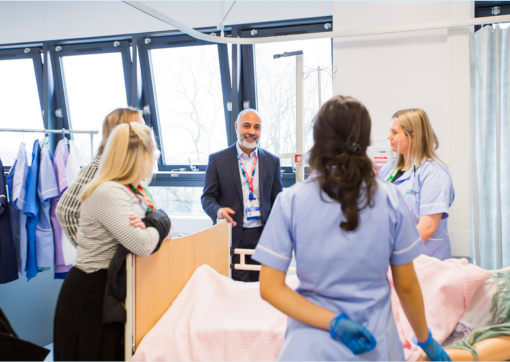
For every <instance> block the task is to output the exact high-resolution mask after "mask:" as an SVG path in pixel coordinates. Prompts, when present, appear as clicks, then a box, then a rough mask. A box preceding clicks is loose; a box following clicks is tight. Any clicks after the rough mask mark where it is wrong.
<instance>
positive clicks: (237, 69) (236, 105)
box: [227, 27, 243, 145]
mask: <svg viewBox="0 0 510 362" xmlns="http://www.w3.org/2000/svg"><path fill="white" fill-rule="evenodd" d="M238 35H239V28H238V27H233V28H232V37H234V38H237V37H238ZM231 46H232V112H231V114H230V124H229V128H228V131H227V135H228V136H229V137H228V138H227V141H228V143H229V144H230V145H231V144H233V143H235V142H236V141H237V135H236V129H235V122H236V120H237V116H238V115H239V112H241V110H242V109H243V108H242V106H243V101H242V87H241V86H240V85H241V78H242V77H241V68H242V64H241V46H240V45H238V44H232V45H231Z"/></svg>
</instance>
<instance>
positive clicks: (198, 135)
mask: <svg viewBox="0 0 510 362" xmlns="http://www.w3.org/2000/svg"><path fill="white" fill-rule="evenodd" d="M151 59H152V70H153V78H154V85H155V95H156V106H157V109H158V114H159V122H160V126H161V130H160V131H161V141H162V148H163V153H164V154H163V156H164V158H163V160H164V163H165V164H169V165H172V164H173V165H175V164H180V165H183V164H188V159H190V160H191V162H192V163H193V164H207V161H208V157H209V155H210V154H211V153H214V152H216V151H219V150H221V149H223V148H225V147H226V146H227V135H226V130H225V114H224V110H223V95H222V89H221V77H220V65H219V57H218V47H217V45H203V46H188V47H179V48H166V49H153V50H151Z"/></svg>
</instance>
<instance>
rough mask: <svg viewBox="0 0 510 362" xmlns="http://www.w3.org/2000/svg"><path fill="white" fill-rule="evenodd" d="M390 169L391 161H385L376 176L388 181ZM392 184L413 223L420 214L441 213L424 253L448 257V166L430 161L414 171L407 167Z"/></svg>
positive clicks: (450, 189) (451, 193)
mask: <svg viewBox="0 0 510 362" xmlns="http://www.w3.org/2000/svg"><path fill="white" fill-rule="evenodd" d="M394 171H395V164H394V163H392V164H388V165H386V166H384V168H382V169H381V171H380V172H379V178H380V179H382V180H388V179H389V177H390V176H391V175H392V174H393V172H394ZM394 185H395V186H396V187H397V189H398V190H399V191H400V192H401V193H402V195H404V199H405V201H406V204H407V207H408V208H409V210H411V215H412V216H413V220H414V222H415V224H416V225H418V222H419V220H420V216H423V215H433V214H440V213H442V214H443V216H442V219H441V221H440V222H439V226H438V227H437V230H436V232H435V233H434V234H433V235H432V236H431V237H430V238H429V240H427V242H425V246H426V248H427V252H426V255H428V256H432V257H435V258H438V259H440V260H445V259H449V258H451V257H452V251H451V246H450V235H449V234H448V215H449V213H450V206H451V205H452V203H453V200H454V198H455V190H454V189H453V182H452V176H451V175H450V172H449V171H448V169H447V168H445V167H443V166H441V165H440V164H439V163H438V162H436V161H432V160H430V161H427V162H424V163H423V164H422V165H421V166H420V167H417V168H416V171H415V170H414V169H410V170H408V171H407V172H406V173H405V174H403V175H402V176H401V177H400V178H398V179H397V180H396V181H395V182H394Z"/></svg>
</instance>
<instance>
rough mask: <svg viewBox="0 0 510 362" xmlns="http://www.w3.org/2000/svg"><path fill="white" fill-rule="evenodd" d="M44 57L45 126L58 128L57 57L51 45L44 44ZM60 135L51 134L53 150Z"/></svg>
mask: <svg viewBox="0 0 510 362" xmlns="http://www.w3.org/2000/svg"><path fill="white" fill-rule="evenodd" d="M43 57H44V64H43V67H44V70H43V114H44V117H43V119H44V126H45V127H46V128H47V129H57V119H56V117H55V109H56V108H57V104H56V90H55V77H54V74H55V72H54V71H53V69H54V64H53V63H54V62H55V58H54V57H53V54H52V53H51V51H50V45H49V44H47V43H46V44H44V46H43ZM59 137H60V135H58V134H54V133H51V134H50V135H49V139H50V148H51V149H52V151H54V150H55V148H56V147H57V142H58V138H59Z"/></svg>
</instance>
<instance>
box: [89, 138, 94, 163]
mask: <svg viewBox="0 0 510 362" xmlns="http://www.w3.org/2000/svg"><path fill="white" fill-rule="evenodd" d="M90 161H94V135H93V134H92V133H91V134H90Z"/></svg>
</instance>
